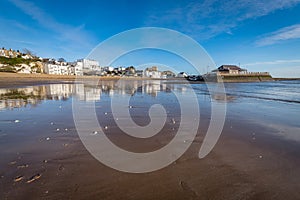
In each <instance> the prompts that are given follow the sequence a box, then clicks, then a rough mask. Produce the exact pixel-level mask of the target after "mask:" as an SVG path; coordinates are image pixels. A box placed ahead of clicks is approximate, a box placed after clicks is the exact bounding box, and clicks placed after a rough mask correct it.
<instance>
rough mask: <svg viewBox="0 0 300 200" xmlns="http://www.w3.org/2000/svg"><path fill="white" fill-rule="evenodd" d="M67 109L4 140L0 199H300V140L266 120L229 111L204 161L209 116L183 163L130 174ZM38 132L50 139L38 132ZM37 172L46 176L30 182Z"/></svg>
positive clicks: (116, 135)
mask: <svg viewBox="0 0 300 200" xmlns="http://www.w3.org/2000/svg"><path fill="white" fill-rule="evenodd" d="M14 86H16V85H14V84H13V85H10V87H14ZM65 112H66V113H65V114H64V115H58V116H56V117H55V119H52V120H54V122H55V124H54V125H50V124H49V121H47V120H45V121H42V122H40V123H41V124H40V125H37V126H36V127H34V128H31V127H25V128H23V129H22V132H20V133H18V134H19V135H16V134H15V135H11V136H10V135H9V133H8V135H6V136H4V135H1V137H0V148H1V149H0V150H1V151H0V156H1V160H0V166H1V167H0V170H1V171H0V176H1V178H0V199H299V198H300V192H299V191H300V190H299V189H300V184H299V180H300V169H299V166H300V148H299V143H298V142H296V141H290V140H285V139H282V138H281V137H276V136H272V134H273V132H274V131H276V130H275V129H273V128H270V127H267V126H265V125H264V123H263V122H262V123H261V125H258V124H255V123H253V124H252V123H249V121H247V120H246V119H248V118H249V117H251V116H246V115H247V113H234V114H233V113H231V112H230V110H229V112H228V115H227V118H226V122H225V127H224V129H223V132H222V135H221V138H220V140H219V141H218V143H217V145H216V146H215V147H214V149H213V151H212V152H211V153H210V154H209V155H208V156H207V157H205V158H203V159H199V158H198V152H199V149H200V145H201V143H202V140H203V138H204V133H205V131H206V129H207V126H208V123H209V118H208V117H207V118H205V117H204V119H205V120H202V121H201V122H200V129H199V131H198V135H197V137H196V139H195V140H194V142H193V144H192V145H191V147H190V148H189V149H188V151H187V152H186V153H185V154H184V155H183V156H182V157H181V158H180V159H178V160H177V161H176V162H174V163H173V164H171V165H169V166H168V167H166V168H163V169H161V170H159V171H155V172H151V173H146V174H130V173H123V172H119V171H116V170H113V169H111V168H109V167H107V166H105V165H103V164H101V163H100V162H98V161H97V160H96V159H95V158H93V157H92V156H91V155H90V154H89V153H88V151H87V150H86V149H85V147H84V146H83V144H82V143H81V141H80V139H79V136H78V135H77V133H76V129H75V126H74V122H73V119H72V116H71V115H70V114H71V113H69V112H70V110H69V109H66V110H65ZM0 115H1V112H0ZM205 115H206V114H205V113H204V116H205ZM66 116H69V117H68V118H66ZM237 116H238V117H237ZM100 117H103V118H104V116H103V115H102V116H100ZM252 117H253V116H252ZM105 120H107V121H108V122H109V120H111V119H105ZM139 120H141V121H142V122H143V121H147V120H148V119H147V118H139ZM21 123H22V122H20V123H19V124H20V126H21ZM275 123H276V122H275ZM109 124H111V125H112V124H113V123H112V122H111V123H109ZM17 126H18V125H17ZM57 127H59V129H60V130H59V131H55V129H56V128H57ZM65 127H67V128H68V129H67V130H64V128H65ZM168 128H169V127H166V130H169V129H168ZM0 129H1V132H0V133H3V132H5V130H4V131H3V130H2V128H0ZM16 129H17V127H16ZM39 131H40V132H42V133H43V134H42V135H41V134H34V133H35V132H39ZM107 135H110V137H111V139H112V140H114V141H115V142H116V143H118V144H119V145H120V146H123V145H124V146H126V145H127V146H128V144H130V145H131V147H132V148H134V149H136V150H137V151H141V152H143V151H148V150H149V149H155V148H158V147H160V146H162V145H165V144H166V143H168V142H169V140H170V139H171V138H172V137H173V135H172V132H171V131H165V132H164V133H163V134H161V135H160V137H159V139H156V140H151V142H147V145H141V144H138V143H132V142H131V141H129V139H128V138H126V137H122V136H121V133H120V132H118V131H117V130H116V128H114V127H113V125H112V127H110V128H109V129H108V131H107ZM48 137H49V140H47V138H48ZM12 141H14V143H15V144H16V145H15V146H12V145H11V144H12ZM132 145H134V146H132ZM27 165H28V166H27ZM35 175H40V177H39V178H38V179H36V180H33V181H32V182H28V181H30V180H31V178H32V177H33V176H35ZM16 178H19V179H20V178H21V180H19V179H16ZM22 178H23V179H22ZM15 179H16V180H18V181H15Z"/></svg>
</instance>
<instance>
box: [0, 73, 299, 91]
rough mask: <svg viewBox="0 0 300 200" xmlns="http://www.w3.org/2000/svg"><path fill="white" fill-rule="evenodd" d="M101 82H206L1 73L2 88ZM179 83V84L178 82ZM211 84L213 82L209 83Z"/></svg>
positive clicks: (0, 82)
mask: <svg viewBox="0 0 300 200" xmlns="http://www.w3.org/2000/svg"><path fill="white" fill-rule="evenodd" d="M95 79H99V81H116V80H120V79H124V80H161V81H183V82H182V83H190V84H197V83H199V84H200V83H205V82H204V81H188V80H186V79H185V78H170V79H153V78H145V77H102V76H73V75H50V74H18V73H7V72H0V88H7V87H18V86H31V85H39V84H58V83H73V82H74V81H75V80H82V81H84V80H87V81H88V80H95ZM273 80H274V81H293V80H300V78H273ZM249 82H252V81H247V80H239V81H228V82H227V81H224V83H249ZM176 83H178V82H176ZM209 83H211V82H209Z"/></svg>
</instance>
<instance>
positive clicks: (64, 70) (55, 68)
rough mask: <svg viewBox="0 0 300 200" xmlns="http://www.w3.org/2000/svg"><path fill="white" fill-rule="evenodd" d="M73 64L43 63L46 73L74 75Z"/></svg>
mask: <svg viewBox="0 0 300 200" xmlns="http://www.w3.org/2000/svg"><path fill="white" fill-rule="evenodd" d="M72 68H74V67H73V66H71V65H69V64H66V63H59V64H58V63H55V64H53V63H45V64H44V72H45V73H46V74H56V75H74V69H72Z"/></svg>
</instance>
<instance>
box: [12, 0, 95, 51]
mask: <svg viewBox="0 0 300 200" xmlns="http://www.w3.org/2000/svg"><path fill="white" fill-rule="evenodd" d="M10 2H12V3H13V4H14V5H15V6H16V7H18V8H19V9H20V10H22V11H23V12H24V13H25V14H27V15H29V16H30V17H31V18H32V19H33V20H35V21H37V22H38V23H39V24H40V26H42V27H43V28H46V29H48V30H50V31H53V32H54V33H57V34H58V37H57V38H58V39H59V40H60V41H61V42H63V43H64V44H65V43H69V45H70V44H71V45H78V46H80V47H89V46H90V38H89V37H90V36H89V35H88V34H87V33H86V32H84V30H83V28H84V25H79V26H78V27H74V26H70V25H68V24H63V23H60V22H58V21H56V20H55V19H54V18H53V17H51V16H50V15H48V13H47V12H45V11H44V10H42V9H41V8H39V7H38V6H36V5H35V4H34V3H32V2H29V1H23V0H10Z"/></svg>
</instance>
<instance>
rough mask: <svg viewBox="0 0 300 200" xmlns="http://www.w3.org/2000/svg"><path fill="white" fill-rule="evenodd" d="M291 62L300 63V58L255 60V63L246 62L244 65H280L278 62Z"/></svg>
mask: <svg viewBox="0 0 300 200" xmlns="http://www.w3.org/2000/svg"><path fill="white" fill-rule="evenodd" d="M290 63H299V64H300V60H274V61H264V62H254V63H248V64H244V66H257V65H278V64H290Z"/></svg>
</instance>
